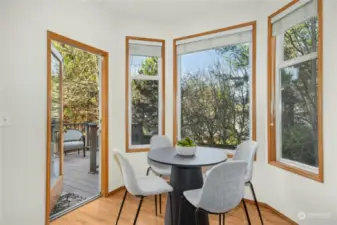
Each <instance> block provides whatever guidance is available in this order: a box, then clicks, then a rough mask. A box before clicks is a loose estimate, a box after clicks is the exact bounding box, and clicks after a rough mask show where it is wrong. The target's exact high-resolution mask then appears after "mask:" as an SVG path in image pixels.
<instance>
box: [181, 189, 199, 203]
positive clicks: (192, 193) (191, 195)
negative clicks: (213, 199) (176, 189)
mask: <svg viewBox="0 0 337 225" xmlns="http://www.w3.org/2000/svg"><path fill="white" fill-rule="evenodd" d="M201 190H202V189H201V188H200V189H194V190H189V191H184V196H185V198H186V200H187V201H189V203H191V204H192V205H193V206H194V207H198V203H199V201H200V196H201Z"/></svg>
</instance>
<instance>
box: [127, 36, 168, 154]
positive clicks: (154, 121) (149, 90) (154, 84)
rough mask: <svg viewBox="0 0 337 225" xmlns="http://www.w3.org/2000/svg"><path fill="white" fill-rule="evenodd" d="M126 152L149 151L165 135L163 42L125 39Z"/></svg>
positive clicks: (145, 39) (134, 38)
mask: <svg viewBox="0 0 337 225" xmlns="http://www.w3.org/2000/svg"><path fill="white" fill-rule="evenodd" d="M126 45H127V46H126V65H127V66H126V99H127V104H126V149H127V152H132V151H134V152H140V151H148V150H149V145H150V139H151V137H152V136H153V135H157V134H164V130H165V126H164V118H165V116H164V91H163V90H164V89H163V88H164V85H165V80H164V79H165V76H164V63H165V60H164V55H165V52H164V47H165V41H164V40H157V39H148V38H137V37H127V38H126Z"/></svg>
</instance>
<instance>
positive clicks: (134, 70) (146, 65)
mask: <svg viewBox="0 0 337 225" xmlns="http://www.w3.org/2000/svg"><path fill="white" fill-rule="evenodd" d="M158 59H159V58H158V57H146V56H130V72H131V76H135V75H150V76H155V75H158Z"/></svg>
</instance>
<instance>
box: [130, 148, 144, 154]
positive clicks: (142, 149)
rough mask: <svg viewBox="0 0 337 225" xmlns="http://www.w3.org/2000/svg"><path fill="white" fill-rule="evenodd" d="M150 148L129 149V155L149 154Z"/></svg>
mask: <svg viewBox="0 0 337 225" xmlns="http://www.w3.org/2000/svg"><path fill="white" fill-rule="evenodd" d="M148 151H150V148H127V149H126V152H127V153H136V152H148Z"/></svg>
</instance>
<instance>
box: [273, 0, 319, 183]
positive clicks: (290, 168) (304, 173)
mask: <svg viewBox="0 0 337 225" xmlns="http://www.w3.org/2000/svg"><path fill="white" fill-rule="evenodd" d="M317 1H318V4H317V7H318V14H317V17H318V43H319V44H318V49H317V54H318V57H317V60H318V74H317V77H318V89H317V91H318V93H319V94H318V97H317V108H318V113H317V115H318V118H317V119H318V174H316V173H313V172H310V171H307V170H305V169H301V168H298V167H294V166H291V165H289V164H286V163H282V162H280V161H278V160H277V153H276V151H277V150H276V140H275V139H276V127H275V112H274V113H272V112H271V110H272V104H273V103H272V95H273V92H274V91H275V63H276V61H275V60H276V51H275V49H276V38H275V37H273V35H272V22H271V21H272V18H273V17H274V16H276V15H278V14H280V13H281V12H283V11H285V10H286V9H288V8H289V7H291V6H293V5H294V4H296V3H298V2H299V0H293V1H292V2H290V3H288V4H287V5H285V6H284V7H282V8H281V9H279V10H277V11H276V12H274V13H273V14H271V15H270V16H269V17H268V56H269V57H268V90H267V91H268V118H267V119H268V163H269V164H270V165H272V166H276V167H278V168H281V169H284V170H286V171H289V172H291V173H295V174H298V175H301V176H304V177H306V178H309V179H312V180H315V181H318V182H321V183H323V182H324V171H323V96H322V94H323V0H317Z"/></svg>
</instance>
